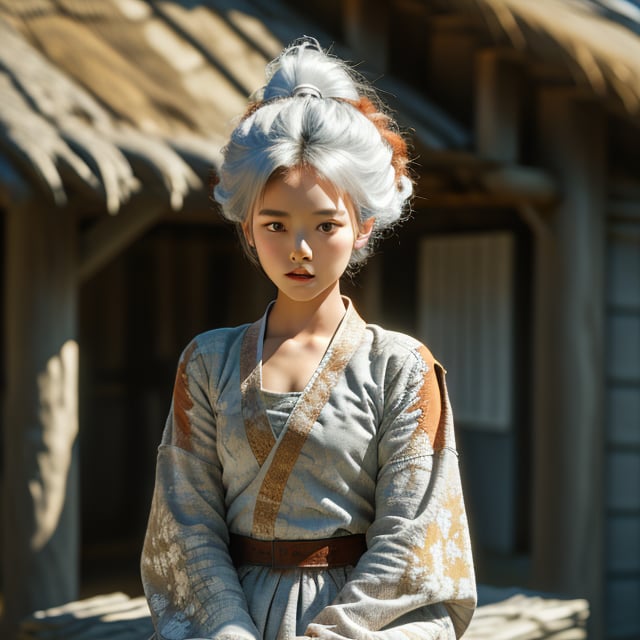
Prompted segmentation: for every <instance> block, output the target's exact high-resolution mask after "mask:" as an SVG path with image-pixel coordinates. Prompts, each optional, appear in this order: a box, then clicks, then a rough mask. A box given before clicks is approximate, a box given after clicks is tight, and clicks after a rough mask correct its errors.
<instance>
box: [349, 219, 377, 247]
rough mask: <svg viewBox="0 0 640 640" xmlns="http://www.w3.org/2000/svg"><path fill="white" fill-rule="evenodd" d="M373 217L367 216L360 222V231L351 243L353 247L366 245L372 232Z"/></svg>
mask: <svg viewBox="0 0 640 640" xmlns="http://www.w3.org/2000/svg"><path fill="white" fill-rule="evenodd" d="M375 222H376V221H375V218H368V219H367V220H365V221H364V222H363V223H362V226H361V227H360V232H359V233H358V236H357V237H356V241H355V242H354V243H353V248H354V249H362V248H364V247H366V246H367V243H368V242H369V238H370V237H371V233H372V232H373V225H374V224H375Z"/></svg>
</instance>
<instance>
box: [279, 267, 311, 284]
mask: <svg viewBox="0 0 640 640" xmlns="http://www.w3.org/2000/svg"><path fill="white" fill-rule="evenodd" d="M286 276H287V278H290V279H291V280H300V281H303V280H311V278H313V277H314V276H313V274H311V273H309V272H308V271H305V270H304V269H301V270H299V271H298V270H296V271H289V273H287V274H286Z"/></svg>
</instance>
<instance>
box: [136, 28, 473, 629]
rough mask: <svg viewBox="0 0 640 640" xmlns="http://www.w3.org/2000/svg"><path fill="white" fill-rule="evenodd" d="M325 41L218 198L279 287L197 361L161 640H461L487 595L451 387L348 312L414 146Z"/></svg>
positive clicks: (162, 459)
mask: <svg viewBox="0 0 640 640" xmlns="http://www.w3.org/2000/svg"><path fill="white" fill-rule="evenodd" d="M374 100H375V96H374V94H372V92H371V89H370V88H368V87H366V86H365V85H364V84H363V83H362V82H361V81H359V80H358V79H357V78H356V76H355V75H354V74H353V73H352V72H351V70H350V69H349V68H348V67H347V66H346V65H345V64H344V63H343V62H341V61H340V60H338V59H337V58H335V57H333V56H330V55H328V54H327V53H326V52H324V51H322V50H321V49H320V47H319V46H318V44H317V43H316V42H315V41H314V40H312V39H309V38H304V39H301V40H300V41H296V43H294V44H293V45H292V46H290V47H289V48H287V49H285V50H284V51H283V53H282V54H281V55H280V56H279V57H278V58H277V59H276V60H274V61H273V62H272V63H271V64H270V65H269V66H268V67H267V85H266V87H265V88H264V90H263V93H262V95H260V96H259V97H257V98H256V100H255V101H254V103H253V104H252V105H251V107H250V108H249V110H248V111H247V113H246V114H245V116H244V118H243V119H242V120H241V122H240V123H239V125H238V126H237V128H236V129H235V131H234V132H233V134H232V136H231V139H230V141H229V143H228V145H227V146H226V148H225V150H224V163H223V166H222V168H221V170H220V176H219V183H218V185H217V186H216V188H215V197H216V199H217V200H218V202H219V203H220V204H221V206H222V210H223V213H224V215H225V216H226V217H227V218H228V219H230V220H233V221H235V222H236V223H237V225H238V227H239V230H240V235H241V240H242V242H243V244H244V246H245V248H246V250H247V251H248V253H249V255H250V256H251V257H252V259H254V260H255V261H256V262H257V263H258V264H259V265H260V267H261V268H262V269H263V270H264V272H265V273H266V275H267V276H268V277H269V278H270V279H271V281H272V282H273V283H274V285H275V286H276V287H277V296H276V299H275V301H274V302H272V303H271V304H270V305H269V307H268V309H267V310H266V312H265V314H264V316H263V317H262V318H261V319H259V320H258V321H257V322H254V323H253V324H247V325H242V326H240V327H236V328H228V329H216V330H213V331H210V332H207V333H205V334H202V335H200V336H198V337H196V338H195V339H194V340H193V341H192V342H191V344H190V345H189V346H188V347H187V348H186V350H185V351H184V353H183V354H182V357H181V360H180V363H179V367H178V373H177V377H176V384H175V390H174V395H173V402H172V407H171V411H170V414H169V418H168V421H167V425H166V428H165V431H164V435H163V440H162V444H161V446H160V448H159V454H158V464H157V477H156V487H155V493H154V498H153V504H152V508H151V515H150V519H149V526H148V531H147V536H146V540H145V545H144V550H143V556H142V577H143V583H144V587H145V592H146V595H147V598H148V601H149V605H150V608H151V612H152V617H153V621H154V626H155V629H156V635H155V637H156V638H162V639H167V640H179V639H184V638H216V639H219V640H222V639H224V640H245V639H246V640H263V639H264V640H287V639H293V638H296V637H317V638H324V639H327V640H329V639H331V640H334V639H335V640H338V639H340V640H342V639H346V638H349V639H354V640H355V639H357V640H360V639H362V640H364V639H367V640H369V639H373V638H380V639H381V640H382V639H388V640H395V639H396V638H398V639H399V638H402V639H405V638H424V639H427V638H429V639H435V638H457V637H460V636H461V635H462V633H463V632H464V630H465V629H466V627H467V625H468V624H469V621H470V619H471V616H472V613H473V610H474V607H475V582H474V572H473V565H472V559H471V550H470V544H469V535H468V528H467V521H466V516H465V509H464V503H463V497H462V492H461V487H460V479H459V472H458V464H457V456H456V449H455V441H454V432H453V423H452V416H451V409H450V406H449V402H448V397H447V393H446V387H445V381H444V371H443V369H442V367H441V366H440V365H439V364H438V363H437V362H436V361H435V360H434V358H433V356H432V355H431V353H430V352H429V351H428V350H427V349H426V348H425V347H424V346H423V345H422V344H420V343H419V342H418V341H416V340H415V339H413V338H411V337H409V336H406V335H403V334H399V333H394V332H391V331H386V330H384V329H382V328H380V327H379V326H376V325H368V324H366V323H365V322H364V321H363V320H362V319H361V318H360V316H359V315H358V313H357V311H356V310H355V309H354V307H353V304H352V303H351V302H350V301H349V300H348V299H346V298H344V297H343V296H342V295H341V293H340V278H341V276H342V275H343V274H344V272H345V271H347V270H349V269H352V268H353V267H354V266H356V265H358V264H359V263H361V262H362V261H363V260H364V259H365V258H366V256H367V254H368V252H369V251H370V249H371V246H372V243H373V242H374V240H375V238H376V237H377V236H379V235H380V234H381V232H383V231H384V230H385V229H388V228H389V227H390V226H391V225H392V224H394V223H395V222H397V221H398V220H399V219H400V218H401V217H402V215H403V212H404V211H405V210H406V207H407V202H408V199H409V198H410V196H411V192H412V185H411V181H410V180H409V178H408V176H407V168H406V165H407V154H406V146H405V144H404V142H403V140H402V138H401V137H400V136H399V135H398V133H397V132H396V130H395V126H394V123H393V121H392V120H391V119H390V118H389V117H388V116H386V115H383V113H382V112H381V111H380V109H379V108H378V107H377V106H375V102H374Z"/></svg>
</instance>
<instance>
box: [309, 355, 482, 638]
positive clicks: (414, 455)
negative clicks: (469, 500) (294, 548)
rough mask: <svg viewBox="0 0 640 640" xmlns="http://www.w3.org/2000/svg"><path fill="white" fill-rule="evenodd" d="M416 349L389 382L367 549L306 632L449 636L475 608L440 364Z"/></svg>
mask: <svg viewBox="0 0 640 640" xmlns="http://www.w3.org/2000/svg"><path fill="white" fill-rule="evenodd" d="M414 354H415V357H412V358H410V359H406V360H405V363H404V364H403V365H400V364H398V369H399V371H398V372H395V373H394V375H393V382H392V383H391V384H390V385H389V388H387V389H385V403H384V406H385V414H384V417H383V420H382V424H381V427H380V439H379V445H378V454H379V473H378V480H377V486H376V516H375V520H374V522H373V523H372V525H371V527H370V528H369V531H368V533H367V541H368V551H367V552H366V553H365V554H364V555H363V556H362V558H361V560H360V562H359V563H358V565H357V566H356V567H355V569H354V570H353V572H352V574H351V575H350V577H349V580H348V582H347V584H346V585H345V586H344V588H343V589H342V590H341V592H340V593H339V595H338V597H337V598H336V600H335V601H334V602H333V603H332V604H331V605H330V606H329V607H327V608H325V609H324V610H323V611H322V612H321V613H320V615H318V616H317V617H316V619H315V620H314V621H313V623H312V624H310V625H309V627H308V629H307V635H310V636H316V637H320V638H323V639H326V640H329V639H331V640H344V639H346V638H349V639H351V640H365V639H372V638H379V639H381V640H382V639H384V640H395V638H398V639H400V638H402V639H403V640H406V638H407V637H418V638H424V639H436V638H438V639H440V638H442V639H444V638H447V639H453V638H457V637H460V635H462V633H463V632H464V630H465V629H466V627H467V626H468V624H469V621H470V619H471V616H472V614H473V610H474V607H475V598H476V590H475V577H474V571H473V563H472V557H471V547H470V542H469V534H468V526H467V520H466V514H465V508H464V502H463V496H462V490H461V484H460V476H459V470H458V459H457V454H456V450H455V440H454V434H453V421H452V417H451V410H450V406H449V400H448V397H447V392H446V386H445V382H444V371H443V370H442V368H441V367H440V365H439V364H437V363H436V362H435V361H434V360H433V357H432V356H431V354H430V353H429V352H428V350H427V349H425V348H424V347H420V348H418V349H416V351H415V352H414ZM412 363H413V364H412Z"/></svg>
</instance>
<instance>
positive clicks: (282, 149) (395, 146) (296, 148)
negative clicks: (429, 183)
mask: <svg viewBox="0 0 640 640" xmlns="http://www.w3.org/2000/svg"><path fill="white" fill-rule="evenodd" d="M266 79H267V84H266V85H265V86H264V87H263V88H262V89H261V90H259V91H257V92H256V93H255V94H254V95H253V96H252V98H251V101H250V104H249V107H248V109H247V111H246V112H245V114H244V116H243V117H242V119H241V121H240V123H239V124H238V126H237V127H236V129H235V130H234V131H233V133H232V134H231V137H230V140H229V142H228V144H227V145H226V147H225V148H224V149H223V157H224V161H223V163H222V166H221V168H220V170H219V175H218V182H217V184H216V186H215V188H214V197H215V199H216V200H217V201H218V203H219V204H220V205H221V206H222V213H223V215H224V216H225V217H226V218H227V219H228V220H231V221H233V222H235V223H237V224H238V225H242V224H243V223H244V222H245V221H246V220H247V219H248V216H250V215H251V213H252V211H253V209H254V208H255V205H256V203H257V202H258V200H259V198H260V197H261V195H262V193H263V192H264V189H265V187H266V185H267V182H268V181H269V178H270V177H271V176H272V175H274V174H275V173H276V172H281V171H283V170H285V171H286V170H287V169H292V168H296V167H312V168H313V169H314V170H315V171H317V172H318V174H319V175H320V176H322V177H323V178H325V179H327V180H328V181H329V182H331V183H333V184H334V185H335V186H336V188H337V189H338V190H339V191H340V192H341V193H343V194H345V195H346V196H347V197H348V198H349V200H350V201H351V203H352V204H353V207H354V210H355V213H356V215H357V216H358V221H359V223H360V224H362V223H363V222H364V221H365V220H367V219H369V218H371V217H373V218H374V219H375V224H374V233H373V236H374V237H378V236H380V234H381V232H383V231H384V230H386V229H388V228H390V227H391V226H393V225H394V224H395V223H396V222H398V221H399V220H401V219H402V218H403V215H404V214H405V212H406V210H407V208H408V202H409V199H410V197H411V195H412V191H413V184H412V182H411V180H410V178H409V174H408V167H407V165H408V154H407V145H406V143H405V141H404V139H403V138H402V136H401V135H400V133H399V132H398V129H397V126H396V124H395V122H394V120H393V119H392V118H391V117H390V116H389V115H388V114H386V113H384V111H383V109H382V106H381V105H380V103H379V101H378V99H377V96H376V94H375V92H374V90H373V89H372V87H371V86H370V85H368V84H367V83H366V82H365V81H364V80H363V79H362V78H360V77H359V76H358V75H357V74H356V73H355V72H354V71H353V69H351V68H350V67H349V66H348V65H347V64H346V63H345V62H343V61H342V60H340V59H339V58H337V57H336V56H333V55H331V54H329V53H328V52H326V51H324V50H322V48H321V47H320V45H319V44H318V42H317V41H316V40H315V39H313V38H309V37H306V36H305V37H304V38H299V39H298V40H296V41H295V42H293V43H292V44H291V45H289V46H288V47H287V48H285V49H284V51H283V52H282V53H281V54H280V55H279V56H278V57H277V58H276V59H275V60H273V61H272V62H270V63H269V64H268V65H267V68H266ZM240 237H241V239H242V238H243V234H242V233H241V234H240ZM370 245H371V242H370ZM245 248H246V247H245ZM370 248H371V247H370V246H369V247H366V248H364V249H360V250H358V251H354V255H353V257H352V261H351V264H352V266H353V265H355V264H357V263H360V262H363V261H364V260H365V259H366V257H367V255H368V254H369V252H370ZM250 255H251V253H250Z"/></svg>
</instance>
